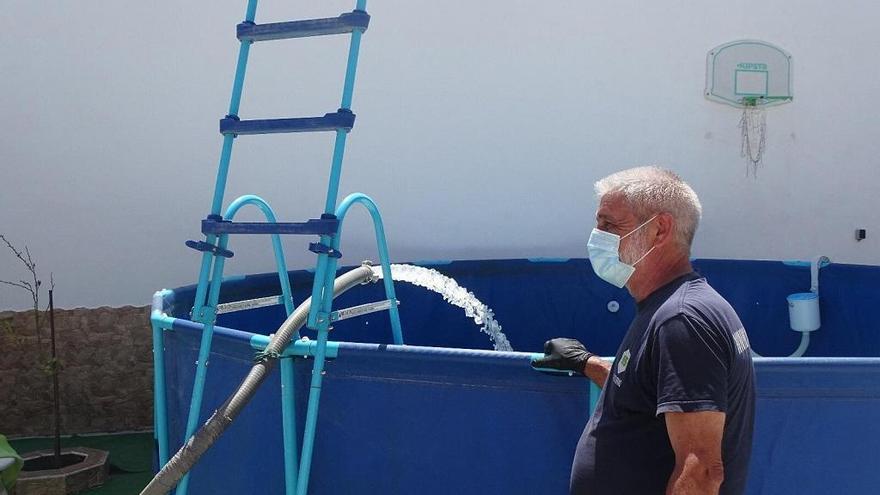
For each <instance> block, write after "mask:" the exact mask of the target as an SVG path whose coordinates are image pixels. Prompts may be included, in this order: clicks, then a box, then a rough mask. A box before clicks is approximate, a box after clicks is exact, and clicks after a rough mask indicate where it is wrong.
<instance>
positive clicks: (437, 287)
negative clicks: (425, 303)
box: [373, 265, 513, 351]
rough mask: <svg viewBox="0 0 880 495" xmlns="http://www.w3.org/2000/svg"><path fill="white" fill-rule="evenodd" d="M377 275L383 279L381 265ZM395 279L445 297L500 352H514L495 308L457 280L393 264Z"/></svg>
mask: <svg viewBox="0 0 880 495" xmlns="http://www.w3.org/2000/svg"><path fill="white" fill-rule="evenodd" d="M373 272H374V273H375V274H376V275H378V276H379V278H382V267H381V266H375V267H373ZM391 278H393V279H394V280H396V281H400V282H407V283H410V284H413V285H417V286H419V287H424V288H426V289H428V290H432V291H434V292H436V293H438V294H440V295H442V296H443V299H444V300H445V301H446V302H448V303H449V304H452V305H453V306H458V307H459V308H462V309H464V313H465V314H466V315H467V316H468V318H473V319H474V323H476V324H477V325H480V331H481V332H483V333H485V334H487V335H489V338H490V339H491V340H492V343H493V344H494V346H495V350H496V351H512V350H513V347H511V346H510V341H508V340H507V336H506V335H504V332H502V331H501V325H500V324H499V323H498V322H497V321H495V313H494V312H492V309H491V308H489V306H486V305H485V304H483V303H482V302H480V300H479V299H477V297H476V296H474V293H473V292H470V291H469V290H467V289H465V288H464V287H462V286H460V285H458V282H456V281H455V280H454V279H452V278H449V277H447V276H446V275H443V274H442V273H440V272H438V271H437V270H432V269H430V268H424V267H421V266H413V265H391Z"/></svg>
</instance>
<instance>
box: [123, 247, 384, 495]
mask: <svg viewBox="0 0 880 495" xmlns="http://www.w3.org/2000/svg"><path fill="white" fill-rule="evenodd" d="M376 280H378V277H376V276H375V275H374V274H373V270H372V268H371V267H370V266H369V265H368V264H364V265H363V266H360V267H358V268H355V269H354V270H351V271H349V272H346V273H344V274H343V275H341V276H339V277H338V278H337V279H336V280H335V281H334V283H333V297H334V298H335V297H336V296H338V295H339V294H342V293H343V292H345V291H347V290H348V289H351V288H352V287H354V286H356V285H361V284H366V283H368V282H375V281H376ZM311 303H312V300H311V298H309V299H307V300H306V301H305V302H303V303H302V304H300V305H299V307H297V308H296V309H295V310H294V312H293V313H291V315H290V316H288V317H287V320H285V321H284V323H282V324H281V327H279V328H278V332H276V333H275V335H274V336H273V337H272V339H271V340H270V341H269V345H267V346H266V349H265V350H264V351H263V352H262V353H261V357H262V358H261V360H260V361H259V362H257V363H256V364H255V365H254V367H253V368H251V370H250V372H249V373H248V374H247V376H246V377H245V379H244V380H243V381H242V382H241V385H239V387H238V389H237V390H236V391H235V392H234V393H233V394H232V395H231V396H229V398H228V399H226V402H224V403H223V405H222V406H220V408H219V409H217V410H216V411H214V414H212V415H211V417H210V418H209V419H208V421H207V422H206V423H205V424H204V425H203V426H202V427H201V428H200V429H199V430H198V431H197V432H196V433H195V435H193V436H192V437H191V438H190V439H189V440H188V441H187V442H186V444H184V445H183V447H181V448H180V450H178V451H177V453H176V454H174V457H172V458H171V459H170V460H169V461H168V463H167V464H165V466H163V467H162V469H161V470H160V471H159V472H158V473H156V476H154V477H153V479H152V480H151V481H150V483H149V484H148V485H147V486H146V487H145V488H144V489H143V491H141V494H140V495H165V494H167V493H168V492H169V491H171V489H173V488H174V487H175V486H176V485H177V483H178V482H179V481H180V480H181V478H183V477H184V475H185V474H186V473H187V472H188V471H189V470H190V469H192V467H193V466H194V465H195V463H196V462H198V460H199V459H200V458H201V457H202V455H203V454H204V453H205V452H207V451H208V449H209V448H211V445H213V444H214V442H216V441H217V439H218V438H220V436H221V435H222V434H223V432H224V431H226V429H227V428H228V427H229V425H230V424H232V421H233V420H234V419H235V418H236V416H238V414H239V413H240V412H241V411H242V409H244V407H245V406H246V405H247V403H248V402H250V400H251V398H253V396H254V394H255V393H256V392H257V389H258V388H259V387H260V384H262V383H263V380H265V379H266V377H267V376H269V372H271V371H272V368H273V367H274V365H275V361H277V360H278V358H279V356H280V355H281V352H283V351H284V348H285V347H287V345H288V344H289V343H290V339H291V337H292V336H293V335H294V334H295V333H296V331H297V330H299V329H300V328H302V326H303V325H305V323H306V319H307V318H308V315H309V308H310V307H311Z"/></svg>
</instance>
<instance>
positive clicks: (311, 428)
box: [156, 0, 403, 495]
mask: <svg viewBox="0 0 880 495" xmlns="http://www.w3.org/2000/svg"><path fill="white" fill-rule="evenodd" d="M256 9H257V0H248V4H247V11H246V13H245V20H244V22H242V23H241V24H239V25H238V26H237V30H236V34H237V37H238V39H239V41H240V45H239V52H238V62H237V65H236V69H235V77H234V80H233V85H232V97H231V100H230V103H229V111H228V113H227V115H226V116H225V117H224V118H223V119H221V120H220V133H221V134H222V135H223V146H222V148H221V153H220V163H219V167H218V172H217V179H216V183H215V187H214V197H213V201H212V205H211V213H210V214H209V215H208V216H207V218H205V219H204V220H202V224H201V231H202V233H203V234H204V235H205V240H204V241H187V243H186V245H187V246H189V247H191V248H193V249H195V250H197V251H200V252H201V253H202V260H201V268H200V272H199V280H198V286H197V289H196V294H195V300H194V305H193V309H192V319H193V321H196V322H199V323H202V324H203V326H204V329H203V332H202V338H201V343H200V347H199V358H198V362H197V365H196V366H197V368H196V376H195V381H194V384H193V393H192V398H191V402H190V410H189V416H188V420H187V428H186V435H185V437H184V442H186V441H187V440H188V439H189V438H190V437H192V435H193V434H194V433H195V431H196V427H197V425H198V423H199V416H200V413H201V406H202V397H203V392H204V385H205V378H206V374H207V362H208V358H209V356H210V350H211V339H212V336H213V329H214V324H215V322H216V318H217V311H218V303H219V295H220V285H221V284H222V280H223V269H224V264H225V260H226V259H227V258H231V257H233V255H234V253H233V252H232V251H231V250H230V249H228V240H229V235H230V234H268V235H271V236H272V243H273V248H274V250H275V258H276V265H277V269H278V275H279V280H280V283H281V288H282V298H281V299H282V300H283V302H284V304H285V310H286V311H287V314H288V315H290V313H291V312H292V311H293V309H294V308H293V299H292V297H291V294H290V282H289V280H288V277H287V268H286V265H285V264H284V255H283V252H282V250H281V242H280V238H279V235H281V234H292V235H317V236H319V241H318V242H316V243H311V244H310V245H309V250H310V251H312V252H314V253H316V254H317V255H318V259H317V264H316V267H315V277H314V283H313V285H312V304H311V309H310V311H309V317H308V322H307V327H308V328H309V329H311V330H313V331H316V332H317V346H316V351H315V355H314V365H313V369H312V377H311V386H310V390H309V402H308V407H307V416H306V419H305V428H304V430H305V433H304V435H303V445H302V453H301V456H300V460H299V466H298V469H297V453H296V421H295V417H294V402H293V401H294V396H293V383H294V375H293V363H292V362H291V360H290V359H283V360H281V381H282V422H283V434H284V438H283V440H284V467H285V493H286V494H287V495H293V494H299V495H305V493H306V491H307V489H308V481H309V472H310V468H311V459H312V450H313V447H314V439H315V429H316V425H317V414H318V405H319V401H320V393H321V385H322V377H323V369H324V361H325V355H326V352H325V351H326V346H327V334H328V331H329V328H330V324H331V322H332V321H333V320H334V318H335V317H337V316H338V315H337V313H336V312H333V309H332V304H333V280H334V278H335V274H336V269H337V262H338V259H339V258H340V257H341V252H340V251H339V246H340V238H341V233H342V221H343V219H344V217H345V215H346V213H347V211H348V209H349V208H350V207H351V206H352V205H354V204H361V205H363V206H364V207H365V208H366V209H367V210H368V211H369V213H370V215H371V217H372V219H373V224H374V229H375V232H376V242H377V247H378V250H379V257H380V261H381V263H382V272H383V278H384V286H385V293H386V297H387V299H388V300H389V301H391V304H390V305H388V308H387V309H388V311H389V316H390V320H391V328H392V336H393V340H394V343H395V344H403V336H402V332H401V328H400V316H399V313H398V310H397V305H396V304H394V301H396V300H397V299H396V296H395V293H394V286H393V282H392V279H391V270H390V260H389V257H388V249H387V243H386V240H385V233H384V227H383V226H382V221H381V216H380V215H379V211H378V208H377V207H376V205H375V203H374V202H373V200H372V199H370V198H369V197H368V196H365V195H363V194H360V193H355V194H352V195H350V196H348V197H347V198H346V199H345V200H344V201H343V202H342V203H341V204H340V205H339V207H338V208H337V205H336V203H337V196H338V191H339V180H340V175H341V170H342V158H343V155H344V153H345V142H346V136H347V135H348V133H349V132H350V131H351V130H352V128H353V127H354V122H355V115H354V113H353V112H352V111H351V100H352V93H353V90H354V80H355V73H356V70H357V61H358V53H359V51H360V41H361V36H362V35H363V33H364V32H365V31H366V30H367V28H368V26H369V22H370V16H369V14H368V13H367V12H366V0H357V3H356V6H355V10H354V11H352V12H348V13H343V14H341V15H339V16H337V17H331V18H322V19H310V20H300V21H290V22H278V23H269V24H256V23H255V22H254V19H255V17H256ZM337 34H350V35H351V41H350V44H349V52H348V63H347V66H346V71H345V81H344V85H343V90H342V103H341V105H340V108H339V109H338V110H336V111H335V112H332V113H327V114H325V115H323V116H321V117H297V118H286V119H257V120H241V119H240V118H239V116H238V112H239V106H240V102H241V94H242V88H243V86H244V75H245V70H246V67H247V60H248V54H249V52H250V46H251V45H252V44H253V43H255V42H259V41H271V40H282V39H292V38H304V37H311V36H327V35H337ZM327 131H333V132H335V133H336V140H335V143H334V149H333V158H332V161H331V168H330V179H329V185H328V188H327V200H326V203H325V206H324V212H323V213H322V214H321V215H320V218H316V219H310V220H307V221H305V222H276V220H275V214H274V212H273V211H272V209H271V208H270V207H269V205H268V203H266V202H265V201H263V200H262V199H261V198H259V197H257V196H252V195H247V196H242V197H240V198H238V199H236V200H235V201H234V202H233V203H232V204H230V206H229V207H228V208H227V210H226V212H225V216H224V215H221V214H220V212H221V208H222V204H223V196H224V192H225V189H226V181H227V176H228V172H229V163H230V159H231V156H232V145H233V141H234V139H235V138H236V137H237V136H241V135H251V134H276V133H299V132H327ZM248 204H250V205H255V206H257V207H258V208H260V209H261V210H262V211H263V213H264V215H265V216H266V219H267V221H266V222H265V223H263V222H234V221H233V220H232V218H233V217H234V215H235V213H236V212H237V211H238V210H239V209H240V208H241V207H243V206H245V205H248ZM296 337H297V338H298V337H299V335H297V336H296ZM160 355H161V353H160ZM157 363H159V364H161V363H160V362H159V361H157ZM156 373H157V383H158V381H159V380H160V378H161V382H162V383H164V376H161V377H159V374H162V373H164V370H162V369H160V367H159V366H158V365H157V369H156ZM162 389H163V390H164V387H162ZM156 404H157V405H156V414H157V421H156V424H157V435H156V436H157V439H158V443H159V462H160V465H164V464H165V463H167V462H168V459H169V455H168V454H169V453H168V432H167V410H166V407H165V397H164V395H163V394H162V395H160V394H159V389H158V387H157V397H156ZM188 485H189V476H188V475H187V476H185V477H184V478H183V479H182V480H181V482H180V484H179V485H178V487H177V490H176V493H177V495H185V494H186V492H187V489H188Z"/></svg>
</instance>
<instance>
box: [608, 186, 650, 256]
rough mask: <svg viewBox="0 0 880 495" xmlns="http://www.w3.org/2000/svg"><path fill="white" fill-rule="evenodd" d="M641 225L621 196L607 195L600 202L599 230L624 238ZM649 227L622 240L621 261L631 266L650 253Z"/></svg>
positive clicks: (646, 226)
mask: <svg viewBox="0 0 880 495" xmlns="http://www.w3.org/2000/svg"><path fill="white" fill-rule="evenodd" d="M641 223H642V222H640V221H639V219H638V217H636V215H635V214H634V213H633V211H632V210H631V209H630V208H629V207H628V206H627V204H626V202H625V201H624V200H623V197H622V196H620V195H619V194H613V193H612V194H606V195H605V196H603V197H602V199H601V200H600V201H599V210H598V211H596V228H597V229H599V230H602V231H605V232H609V233H611V234H616V235H619V236H621V237H623V236H625V235H627V234H629V233H630V232H632V231H633V230H634V229H636V228H637V227H639V225H641ZM648 227H649V225H645V226H644V227H643V228H642V230H640V231H639V232H635V233H634V234H632V235H630V236H629V237H627V238H625V239H621V240H620V248H619V254H620V261H622V262H624V263H626V264H630V265H631V264H633V263H635V262H636V260H638V259H639V258H641V257H642V256H643V255H644V254H645V253H646V252H647V251H648V249H649V248H650V246H648V245H647V243H648V242H647V240H648V239H647V235H645V234H646V231H647V228H648Z"/></svg>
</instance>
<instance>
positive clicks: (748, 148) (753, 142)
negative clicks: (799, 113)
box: [739, 96, 791, 178]
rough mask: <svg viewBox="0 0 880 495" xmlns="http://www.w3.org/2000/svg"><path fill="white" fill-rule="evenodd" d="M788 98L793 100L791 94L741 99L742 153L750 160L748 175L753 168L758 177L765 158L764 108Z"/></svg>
mask: <svg viewBox="0 0 880 495" xmlns="http://www.w3.org/2000/svg"><path fill="white" fill-rule="evenodd" d="M788 100H791V97H790V96H744V97H742V99H741V100H740V103H741V104H742V109H743V111H742V117H741V118H740V120H739V129H740V131H741V132H742V143H741V147H740V155H741V156H742V157H743V158H745V159H746V160H748V164H747V165H746V167H747V168H746V176H748V175H749V170H751V171H752V176H754V177H755V178H757V177H758V165H760V164H761V160H762V159H763V158H764V149H765V148H766V147H767V114H766V113H765V111H764V109H765V108H766V106H767V103H768V102H771V101H777V102H785V101H788Z"/></svg>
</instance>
